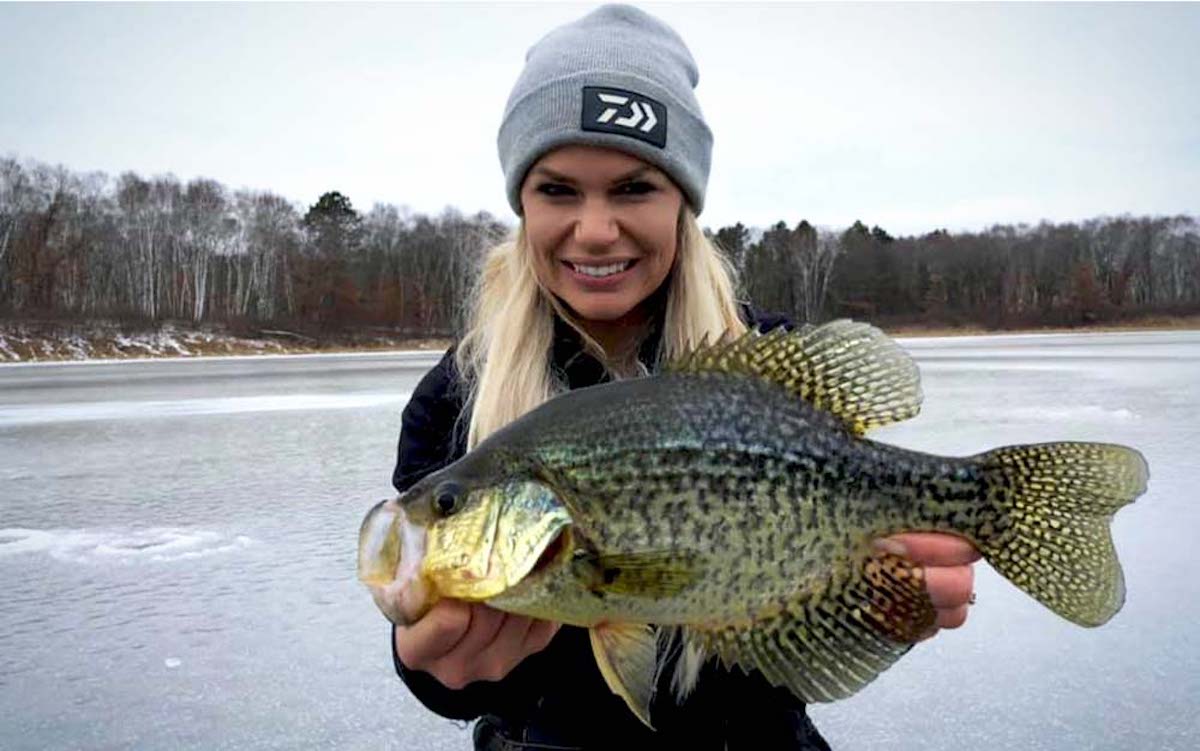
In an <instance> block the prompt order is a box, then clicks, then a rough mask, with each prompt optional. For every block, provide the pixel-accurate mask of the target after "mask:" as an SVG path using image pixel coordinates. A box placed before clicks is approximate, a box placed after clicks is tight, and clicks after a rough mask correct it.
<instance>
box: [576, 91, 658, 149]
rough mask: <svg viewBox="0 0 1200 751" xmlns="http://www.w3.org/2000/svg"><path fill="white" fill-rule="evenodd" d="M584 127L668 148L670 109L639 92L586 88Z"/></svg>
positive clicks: (584, 95)
mask: <svg viewBox="0 0 1200 751" xmlns="http://www.w3.org/2000/svg"><path fill="white" fill-rule="evenodd" d="M582 127H583V129H584V130H592V131H599V132H600V133H617V134H619V135H622V136H629V137H630V138H636V139H638V140H639V141H645V142H646V143H651V144H654V145H655V146H657V147H659V148H660V149H661V148H665V147H666V145H667V108H666V107H664V106H663V105H661V104H659V103H658V102H656V101H655V100H653V99H651V98H650V97H648V96H645V95H643V94H639V93H637V92H636V91H626V90H624V89H607V88H601V87H599V86H584V87H583V124H582Z"/></svg>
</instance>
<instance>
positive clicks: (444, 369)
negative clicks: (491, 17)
mask: <svg viewBox="0 0 1200 751" xmlns="http://www.w3.org/2000/svg"><path fill="white" fill-rule="evenodd" d="M696 82H697V72H696V67H695V63H694V62H693V60H692V58H691V55H690V53H689V52H688V50H687V47H686V46H685V45H684V43H683V41H682V40H681V39H680V38H679V37H678V36H677V35H676V34H675V32H674V31H672V30H671V29H670V28H669V27H667V26H666V25H664V24H663V23H662V22H660V21H658V20H657V19H655V18H653V17H651V16H649V15H647V14H645V13H643V12H641V11H639V10H636V9H634V8H630V7H627V6H605V7H603V8H600V9H598V10H596V11H594V12H593V13H591V14H589V15H587V16H585V17H584V18H582V19H580V20H578V21H576V22H574V23H572V24H568V25H566V26H563V27H561V28H559V29H556V30H554V31H553V32H551V33H550V34H548V35H547V36H546V37H544V38H543V39H542V40H541V41H540V42H538V44H536V45H535V46H534V47H533V48H531V49H530V51H529V54H528V56H527V58H526V67H525V70H524V72H523V73H522V75H521V77H520V79H519V80H518V82H517V84H516V87H515V88H514V90H513V92H512V95H511V96H510V98H509V102H508V106H507V108H506V111H505V114H504V119H503V122H502V124H501V128H500V134H499V149H500V158H501V164H502V166H503V168H504V173H505V180H506V186H507V190H508V197H509V201H510V203H511V204H512V206H513V209H514V210H515V211H516V212H517V214H518V215H520V216H521V220H522V221H521V226H520V229H519V231H518V233H517V236H516V239H515V241H513V242H510V243H507V244H504V245H501V246H500V247H497V248H495V249H493V250H492V251H491V253H490V254H489V256H488V258H487V261H486V263H485V267H484V270H483V273H482V274H481V277H480V281H479V285H478V289H477V291H476V294H475V297H474V299H473V308H472V315H471V320H470V326H469V329H468V332H467V334H466V335H465V336H464V337H463V339H462V340H461V341H460V342H459V344H458V346H457V347H456V348H455V349H453V350H452V351H451V352H450V353H447V355H446V356H445V357H444V358H443V359H442V361H441V362H440V363H439V364H438V365H437V366H436V367H435V368H434V369H433V370H432V371H430V373H429V374H428V375H426V377H425V378H424V379H423V380H422V382H421V384H420V385H419V386H418V388H417V390H416V391H415V392H414V394H413V397H412V400H411V401H410V403H409V404H408V406H407V407H406V408H405V410H404V419H403V428H402V431H401V435H400V445H399V458H398V462H397V466H396V473H395V476H394V484H395V486H396V488H397V489H398V490H400V491H403V490H405V489H406V488H408V487H409V486H411V485H412V484H413V483H414V482H416V481H417V480H418V479H420V478H421V477H422V476H424V475H426V474H428V473H429V472H432V471H434V470H435V469H438V468H440V467H442V466H444V465H445V464H447V463H449V462H451V461H453V460H454V459H456V458H458V457H459V456H461V455H462V454H463V453H465V451H467V450H468V449H469V448H471V447H473V446H475V445H476V444H477V443H478V442H479V441H480V440H482V439H483V438H484V437H486V436H487V435H489V434H490V433H492V432H494V431H496V430H497V429H498V428H500V427H502V426H504V425H505V424H507V423H509V422H511V421H512V420H514V419H516V418H517V417H520V416H521V415H522V414H524V413H526V412H528V411H529V410H530V409H532V408H534V407H536V406H537V405H538V404H540V403H542V402H544V401H545V400H547V399H549V398H550V397H552V396H553V395H554V394H556V393H559V392H562V391H564V390H569V389H575V388H582V387H586V386H590V385H594V384H597V383H600V382H603V381H606V380H609V379H611V378H623V377H632V376H637V375H641V374H644V373H647V372H652V371H654V370H655V369H656V368H658V367H659V366H660V365H661V364H662V363H663V362H665V361H669V360H670V359H671V358H672V357H674V356H676V355H678V354H679V353H681V352H686V351H687V350H688V349H690V348H691V347H693V346H694V345H696V344H697V343H699V342H700V341H701V340H702V339H704V338H705V337H708V338H709V339H713V338H715V337H716V336H719V335H720V334H721V333H723V332H726V331H733V332H742V331H745V330H746V328H747V327H749V326H755V327H758V328H759V329H762V330H767V329H770V328H773V327H775V326H777V325H781V324H782V325H790V324H788V322H787V321H785V320H783V319H780V318H777V317H775V318H772V317H767V316H763V315H761V314H759V313H757V312H756V311H754V310H753V309H751V308H750V307H749V306H745V305H740V304H738V303H737V302H736V301H735V298H734V285H733V281H732V277H731V273H730V271H729V269H728V268H727V266H726V265H725V263H724V262H723V260H722V258H721V256H720V255H719V253H717V252H716V250H715V249H714V248H713V247H712V245H711V244H710V243H709V242H708V241H707V240H706V238H705V237H704V235H703V233H702V232H701V231H700V228H699V226H698V224H697V222H696V216H697V215H698V214H699V213H700V211H701V210H702V208H703V204H704V193H705V188H706V184H707V177H708V170H709V156H710V153H711V146H712V137H711V134H710V132H709V130H708V128H707V126H706V125H705V123H704V119H703V116H702V114H701V112H700V108H699V105H698V104H697V102H696V100H695V97H694V93H693V88H694V87H695V85H696ZM880 544H881V545H882V546H885V547H887V548H888V549H890V550H891V551H892V552H904V551H906V552H907V555H908V556H909V557H910V558H912V559H914V560H916V561H917V562H918V563H920V564H922V565H924V566H925V567H926V579H927V582H928V587H929V591H930V596H931V598H932V599H933V601H934V604H935V606H937V607H938V610H939V614H938V625H939V626H941V627H944V628H955V627H957V626H959V625H961V624H962V623H963V621H964V620H965V618H966V606H967V603H968V598H969V597H970V593H971V583H972V579H971V568H970V564H971V563H973V562H974V561H975V560H977V558H978V556H977V554H976V553H975V552H974V551H973V550H972V549H971V547H970V546H969V545H968V544H966V543H965V542H962V541H960V540H958V539H956V538H951V537H947V536H941V535H903V536H899V537H896V538H889V539H888V540H886V541H881V543H880ZM393 647H394V656H395V664H396V670H397V672H398V673H399V674H400V676H401V677H402V678H403V679H404V680H405V682H406V683H407V685H408V687H409V688H410V689H411V691H412V692H413V693H414V694H415V695H416V696H417V698H418V699H420V700H421V702H422V703H424V704H425V705H426V706H427V707H428V708H429V709H431V710H433V711H434V712H437V713H438V714H441V715H443V716H445V717H451V718H459V719H474V718H477V717H478V718H481V721H480V723H479V724H478V725H477V726H476V731H475V742H476V747H477V748H496V749H499V748H509V749H516V748H585V747H586V748H611V747H623V748H624V747H642V746H646V745H653V746H656V747H686V748H714V749H724V748H730V749H733V748H743V747H749V746H750V744H753V745H754V747H755V748H763V747H766V748H791V749H828V745H827V744H826V742H825V741H824V740H823V739H822V738H821V736H820V735H819V734H818V733H817V731H816V730H815V729H814V728H813V726H812V724H811V722H810V721H809V720H808V717H807V715H806V713H805V708H804V705H803V704H802V703H801V702H799V701H798V700H797V699H795V697H793V696H792V695H791V694H790V693H789V692H787V691H786V690H784V689H779V688H773V687H771V686H770V685H769V684H768V683H767V682H766V680H765V679H764V678H763V677H762V676H761V675H760V674H758V673H757V672H755V673H751V674H749V675H746V674H743V673H742V672H741V671H740V670H736V669H735V670H733V671H726V670H723V669H721V668H720V667H719V666H718V665H717V664H715V663H711V664H709V665H707V666H706V667H705V668H704V671H703V672H702V674H701V677H700V680H699V682H698V684H697V688H696V690H695V691H694V692H693V693H692V694H690V695H689V697H688V698H687V699H686V700H685V701H684V702H683V703H682V704H677V703H676V702H675V700H674V699H673V698H672V694H671V692H670V690H669V689H668V688H667V687H666V686H665V685H664V686H662V687H660V689H659V691H658V692H657V695H656V700H655V703H654V704H653V705H652V708H651V716H652V717H653V718H654V723H655V727H656V730H655V731H650V730H648V729H647V728H646V727H645V726H643V725H642V724H641V723H640V722H639V721H638V720H637V719H636V718H635V717H634V716H633V714H632V713H630V712H629V710H628V709H627V707H626V706H625V704H624V703H623V702H622V701H621V699H620V698H618V697H617V696H616V695H614V694H613V693H612V692H611V691H610V690H609V689H608V687H607V685H606V684H605V683H604V681H603V678H602V677H601V675H600V672H599V670H598V669H597V668H596V665H595V661H594V658H593V657H592V652H591V648H590V646H589V642H588V638H587V634H586V631H585V630H583V629H579V628H574V627H570V626H566V627H559V626H558V625H556V624H552V623H545V622H536V621H531V620H530V619H528V618H522V617H518V616H513V615H509V614H505V613H502V612H499V611H496V610H493V609H491V608H488V607H487V606H484V605H481V604H467V603H463V602H456V601H442V602H440V603H439V604H438V605H436V606H435V607H434V608H433V609H432V610H431V611H430V612H429V613H428V614H427V615H426V616H425V617H423V618H422V619H421V620H420V621H418V622H417V623H415V624H413V625H411V626H408V627H397V628H395V629H394V631H393ZM669 674H670V671H664V683H665V681H667V680H669V679H668V678H665V676H668V675H669Z"/></svg>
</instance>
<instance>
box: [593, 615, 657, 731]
mask: <svg viewBox="0 0 1200 751" xmlns="http://www.w3.org/2000/svg"><path fill="white" fill-rule="evenodd" d="M588 636H589V637H590V638H591V642H592V652H593V653H594V654H595V656H596V665H597V666H598V667H599V668H600V674H601V675H603V676H604V682H605V683H607V684H608V687H609V688H610V689H612V691H613V693H615V694H616V695H617V696H620V697H621V699H623V700H624V701H625V704H626V705H627V706H628V707H629V709H630V710H632V711H633V713H634V714H635V715H637V718H638V719H639V720H641V721H642V722H643V723H645V725H646V727H649V728H651V729H653V728H654V726H653V725H651V724H650V700H651V698H652V697H653V695H654V684H655V679H656V677H657V674H658V670H657V658H658V637H657V634H656V633H655V631H654V629H653V628H652V627H651V626H648V625H646V624H640V623H607V624H603V625H599V626H593V627H592V628H591V629H589V630H588Z"/></svg>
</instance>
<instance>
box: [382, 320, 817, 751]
mask: <svg viewBox="0 0 1200 751" xmlns="http://www.w3.org/2000/svg"><path fill="white" fill-rule="evenodd" d="M743 315H744V318H745V320H746V322H747V324H752V325H754V326H756V327H758V328H759V329H760V330H762V331H768V330H770V329H772V328H776V327H778V326H781V325H783V326H787V327H788V328H790V327H791V322H790V321H788V320H787V319H785V318H782V317H779V316H769V315H762V314H760V313H758V312H757V311H755V310H753V309H751V308H749V307H745V308H743ZM657 344H658V341H657V338H656V337H651V339H650V340H649V341H647V343H646V345H645V346H644V347H643V348H642V352H641V357H642V361H643V362H645V363H650V362H652V356H653V353H654V351H655V349H656V347H657ZM553 357H554V364H555V366H556V368H557V369H558V371H559V375H560V376H561V377H562V378H563V379H564V380H565V382H566V383H567V384H568V385H569V387H570V388H572V389H576V388H583V387H586V386H591V385H595V384H598V383H601V382H604V381H606V380H608V375H607V373H606V372H605V370H604V368H603V367H602V366H601V364H600V363H599V362H598V361H596V360H595V359H594V358H593V357H591V356H590V355H588V354H586V353H585V352H584V351H583V348H582V346H581V342H580V341H579V338H578V335H577V334H576V333H575V331H574V330H573V329H571V328H570V327H569V326H566V325H565V324H562V323H561V322H559V323H558V325H557V326H556V327H555V341H554V353H553ZM463 410H464V394H463V390H462V384H461V382H460V378H459V375H458V371H457V369H456V368H455V365H454V357H453V351H451V352H448V353H447V354H446V356H445V357H443V358H442V360H441V362H439V363H438V364H437V365H436V366H435V367H434V368H433V369H432V370H430V371H429V373H427V374H426V375H425V377H424V378H423V379H422V380H421V382H420V384H419V385H418V386H417V388H416V390H415V391H414V392H413V395H412V398H411V400H410V401H409V403H408V405H407V406H406V407H405V409H404V416H403V427H402V429H401V433H400V443H399V450H398V458H397V463H396V470H395V473H394V475H393V484H394V485H395V487H396V489H397V490H399V491H401V492H403V491H404V490H406V489H407V488H408V487H410V486H411V485H412V484H413V483H415V482H416V481H417V480H419V479H420V478H421V477H424V476H425V475H427V474H429V473H430V472H433V471H435V470H437V469H439V468H441V467H443V466H445V465H447V464H449V463H450V462H452V461H454V460H456V459H458V458H459V457H460V456H462V455H463V453H465V447H466V440H465V439H466V424H467V422H468V419H467V418H466V417H463V419H461V420H460V417H462V413H463ZM393 636H394V635H393ZM392 643H393V647H394V644H395V640H394V638H393V642H392ZM393 659H394V660H395V665H396V672H397V673H398V674H399V675H400V677H401V678H402V679H403V680H404V682H405V683H406V684H407V685H408V688H409V689H410V690H411V691H412V693H413V695H415V696H416V697H417V698H418V699H419V700H420V701H421V702H422V703H423V704H424V705H425V706H426V707H428V708H429V709H430V710H432V711H434V712H436V713H437V714H439V715H442V716H443V717H448V718H453V719H461V720H471V719H475V718H477V717H484V718H485V719H486V720H487V722H488V726H489V728H497V727H498V728H499V729H500V732H501V733H502V734H504V735H507V736H508V737H512V738H514V739H518V740H526V741H531V742H536V743H544V744H554V745H555V746H558V747H564V748H589V749H590V748H643V747H661V748H688V749H726V748H728V749H742V748H756V749H760V748H772V749H803V750H804V751H828V749H829V746H828V745H827V744H826V742H825V741H824V740H823V739H822V738H821V737H820V735H819V734H818V733H817V731H816V729H815V728H813V726H812V724H811V722H810V721H809V719H808V716H807V714H806V713H805V711H804V704H803V703H801V702H800V701H799V700H797V699H796V698H795V697H793V696H792V695H791V693H789V692H788V691H787V690H786V689H782V688H775V687H772V686H771V685H770V684H768V683H767V682H766V680H764V679H763V677H762V676H761V674H759V673H758V672H757V671H755V672H752V673H750V674H749V675H747V674H745V673H743V672H742V671H741V670H740V669H738V668H734V669H733V670H730V671H726V670H724V669H722V668H720V667H719V666H718V665H717V664H716V663H715V662H712V661H710V663H709V664H708V665H706V666H705V667H704V669H703V671H702V672H701V675H700V680H699V682H698V683H697V685H696V688H695V690H694V691H693V692H692V694H691V695H690V696H689V697H688V698H687V699H686V700H685V701H684V703H683V704H680V705H677V704H676V702H675V699H674V696H673V694H672V692H671V691H670V687H669V682H670V673H671V671H669V670H664V671H663V673H664V676H663V681H662V682H661V684H660V686H659V687H658V690H657V692H656V695H655V700H654V703H653V704H652V705H651V709H650V717H651V720H652V721H653V722H654V725H655V730H654V731H651V730H649V729H647V728H646V727H645V726H644V725H642V724H641V722H639V721H638V719H637V718H636V717H634V715H633V713H632V712H630V711H629V709H628V708H627V707H626V706H625V704H624V702H622V701H621V699H620V698H619V697H617V696H616V695H615V694H613V693H612V691H610V690H609V688H608V686H607V684H605V682H604V679H603V678H602V677H601V675H600V671H599V669H598V668H597V667H596V663H595V659H594V657H593V656H592V649H591V645H590V643H589V641H588V635H587V631H586V629H582V628H576V627H572V626H564V627H562V628H561V629H560V630H559V632H558V634H557V635H556V636H555V637H554V639H553V640H552V641H551V642H550V645H549V646H548V647H547V648H546V649H545V650H543V651H542V652H539V653H537V654H534V655H531V656H529V657H527V658H526V659H525V660H524V661H523V662H521V664H520V665H518V666H517V667H516V668H514V669H513V670H512V671H511V672H510V673H509V674H508V675H507V676H506V677H505V678H504V679H503V680H501V681H498V682H487V681H478V682H476V683H472V684H470V685H468V686H466V687H465V688H463V689H460V690H452V689H448V688H446V687H445V686H443V685H442V684H441V683H439V682H438V680H437V679H436V678H434V677H433V676H432V675H430V674H428V673H425V672H422V671H416V670H409V669H408V668H406V667H405V666H404V665H403V664H402V663H401V662H400V660H399V658H398V657H396V655H395V651H394V648H393ZM489 732H490V731H489ZM480 735H481V734H480V733H479V732H477V733H476V738H477V742H479V738H480Z"/></svg>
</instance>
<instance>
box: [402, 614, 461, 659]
mask: <svg viewBox="0 0 1200 751" xmlns="http://www.w3.org/2000/svg"><path fill="white" fill-rule="evenodd" d="M470 623H471V610H470V606H468V605H467V603H465V602H460V601H458V600H442V601H441V602H439V603H438V604H436V605H434V606H433V608H432V609H431V610H430V611H429V612H428V613H426V614H425V615H424V616H423V617H422V618H421V619H420V620H419V621H417V622H416V623H414V624H412V625H411V626H397V627H396V656H398V657H399V658H400V661H401V662H402V663H404V664H405V665H407V666H408V667H410V668H413V669H414V670H424V669H426V668H428V667H429V665H431V664H432V663H433V662H434V661H436V660H438V659H440V658H441V657H444V656H445V655H447V654H449V653H450V652H451V651H453V650H454V649H455V647H457V646H458V644H459V642H461V641H462V639H463V637H464V636H465V635H466V633H467V628H468V626H469V625H470Z"/></svg>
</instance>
